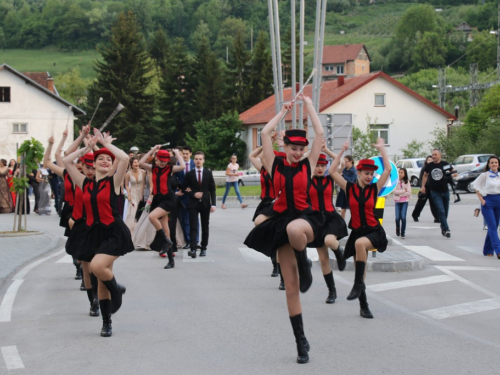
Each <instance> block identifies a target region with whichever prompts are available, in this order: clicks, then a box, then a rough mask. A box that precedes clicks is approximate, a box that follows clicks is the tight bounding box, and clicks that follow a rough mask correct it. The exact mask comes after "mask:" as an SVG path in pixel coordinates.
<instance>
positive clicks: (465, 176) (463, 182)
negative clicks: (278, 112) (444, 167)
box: [453, 162, 486, 193]
mask: <svg viewBox="0 0 500 375" xmlns="http://www.w3.org/2000/svg"><path fill="white" fill-rule="evenodd" d="M485 167H486V162H484V163H481V164H479V166H477V167H475V168H474V169H472V170H471V171H467V172H462V173H459V174H458V175H457V176H456V177H453V180H454V181H455V183H456V187H455V189H456V190H464V191H466V192H467V193H475V192H476V191H475V190H474V187H473V186H472V183H473V182H474V180H475V179H476V178H477V177H478V176H479V175H480V174H481V173H483V172H484V168H485Z"/></svg>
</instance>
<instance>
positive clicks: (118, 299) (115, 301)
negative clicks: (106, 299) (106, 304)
mask: <svg viewBox="0 0 500 375" xmlns="http://www.w3.org/2000/svg"><path fill="white" fill-rule="evenodd" d="M102 283H103V284H104V285H105V286H106V288H108V290H109V292H110V293H111V314H114V313H115V312H117V311H118V309H119V308H120V307H121V305H122V295H123V294H124V293H125V292H126V290H127V288H125V286H123V285H120V284H118V283H117V282H116V279H115V277H114V276H113V278H112V279H111V280H106V281H103V282H102Z"/></svg>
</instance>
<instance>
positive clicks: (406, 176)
mask: <svg viewBox="0 0 500 375" xmlns="http://www.w3.org/2000/svg"><path fill="white" fill-rule="evenodd" d="M399 170H400V171H403V172H405V175H404V177H403V182H404V183H405V184H407V183H408V171H407V170H406V168H399Z"/></svg>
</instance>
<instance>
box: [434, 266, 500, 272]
mask: <svg viewBox="0 0 500 375" xmlns="http://www.w3.org/2000/svg"><path fill="white" fill-rule="evenodd" d="M442 268H446V269H447V270H450V271H500V268H499V267H474V266H446V267H442Z"/></svg>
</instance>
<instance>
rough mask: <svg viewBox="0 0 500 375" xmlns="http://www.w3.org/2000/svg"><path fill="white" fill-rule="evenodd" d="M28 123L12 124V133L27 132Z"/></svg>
mask: <svg viewBox="0 0 500 375" xmlns="http://www.w3.org/2000/svg"><path fill="white" fill-rule="evenodd" d="M27 132H28V124H12V133H27Z"/></svg>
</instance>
